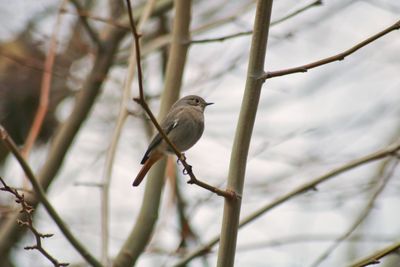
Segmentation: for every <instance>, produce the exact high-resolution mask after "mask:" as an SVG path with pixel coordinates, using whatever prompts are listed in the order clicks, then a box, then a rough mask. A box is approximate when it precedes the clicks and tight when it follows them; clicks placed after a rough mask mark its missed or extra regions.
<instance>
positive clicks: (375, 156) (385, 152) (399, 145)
mask: <svg viewBox="0 0 400 267" xmlns="http://www.w3.org/2000/svg"><path fill="white" fill-rule="evenodd" d="M399 151H400V140H398V141H397V142H395V143H394V144H391V145H389V146H387V147H386V148H384V149H381V150H378V151H376V152H374V153H371V154H369V155H367V156H364V157H361V158H359V159H355V160H352V161H350V162H347V163H346V164H344V165H342V166H340V167H338V168H335V169H333V170H331V171H329V172H327V173H325V174H324V175H322V176H319V177H317V178H314V179H313V180H311V181H310V182H308V183H305V184H303V185H300V186H299V187H297V188H295V189H294V190H292V191H290V192H289V193H287V194H284V195H282V196H280V197H278V198H277V199H276V200H274V201H272V202H271V203H268V204H266V205H264V206H262V207H261V208H259V209H258V210H256V211H255V212H253V213H252V214H250V215H248V216H247V217H245V218H244V219H242V220H241V221H240V223H239V227H243V226H245V225H247V224H248V223H250V222H252V221H254V220H255V219H257V218H258V217H260V216H261V215H263V214H265V213H266V212H267V211H269V210H271V209H273V208H276V207H277V206H279V205H281V204H283V203H286V202H287V201H288V200H290V199H292V198H294V197H295V196H298V195H300V194H302V193H304V192H308V191H310V190H314V189H315V188H316V186H317V185H319V184H321V183H323V182H326V181H328V180H329V179H331V178H333V177H335V176H337V175H339V174H342V173H344V172H346V171H349V170H351V169H354V168H356V167H359V166H361V165H364V164H367V163H370V162H373V161H376V160H379V159H382V158H386V157H390V156H395V155H396V153H398V152H399ZM218 241H219V236H215V237H213V238H212V239H210V240H209V241H208V242H207V243H205V244H204V245H202V246H201V247H199V248H197V249H195V250H194V251H192V252H191V253H189V254H188V255H186V256H185V257H184V258H183V259H181V260H180V261H178V262H177V263H176V264H175V265H174V266H184V265H185V264H187V263H188V262H189V261H191V260H192V259H194V258H196V257H199V256H201V255H203V254H204V253H207V252H208V251H209V250H210V249H211V248H212V247H213V246H214V245H215V244H217V243H218Z"/></svg>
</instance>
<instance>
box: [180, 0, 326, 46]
mask: <svg viewBox="0 0 400 267" xmlns="http://www.w3.org/2000/svg"><path fill="white" fill-rule="evenodd" d="M320 5H322V1H321V0H316V1H314V2H312V3H309V4H307V5H306V6H304V7H301V8H299V9H297V10H295V11H293V12H292V13H289V14H287V15H286V16H284V17H282V18H279V19H277V20H275V21H272V22H271V24H270V26H275V25H277V24H279V23H282V22H284V21H286V20H288V19H290V18H292V17H294V16H296V15H298V14H301V13H303V12H304V11H306V10H308V9H310V8H312V7H316V6H320ZM252 33H253V30H249V31H242V32H237V33H233V34H227V35H224V36H220V37H215V38H206V39H199V40H190V41H188V43H190V44H203V43H212V42H223V41H226V40H229V39H233V38H236V37H240V36H246V35H250V34H252Z"/></svg>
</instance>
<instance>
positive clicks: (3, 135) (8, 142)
mask: <svg viewBox="0 0 400 267" xmlns="http://www.w3.org/2000/svg"><path fill="white" fill-rule="evenodd" d="M0 140H1V141H2V142H3V144H4V145H5V147H6V148H7V149H8V150H9V151H10V152H11V153H12V154H13V155H14V156H15V158H16V159H17V160H18V162H19V164H20V165H21V167H22V169H23V170H24V172H25V175H26V177H27V178H28V180H29V181H30V182H31V184H32V187H33V190H34V191H35V193H36V195H37V197H38V199H39V201H40V202H41V203H42V204H43V206H44V208H45V209H46V211H47V213H48V214H49V215H50V217H51V218H52V219H53V220H54V222H55V223H56V224H57V226H58V228H59V229H60V231H61V232H62V233H63V234H64V236H65V237H66V238H67V240H68V241H69V242H70V243H71V245H72V246H73V247H74V248H75V249H76V250H77V251H78V252H79V254H81V256H82V257H83V258H84V259H86V261H87V262H88V263H90V264H91V265H92V266H95V267H101V264H100V263H99V262H98V261H97V260H96V258H95V257H93V256H92V255H91V254H90V253H89V251H88V250H87V249H86V248H85V247H83V245H82V244H81V243H80V242H79V241H78V239H76V238H75V236H74V235H73V234H72V232H71V231H70V230H69V229H68V227H67V225H66V224H65V223H64V221H63V220H62V219H61V217H60V216H59V215H58V213H57V211H56V210H55V209H54V207H53V206H52V205H51V203H50V201H49V200H48V199H47V197H46V194H45V192H44V190H43V188H42V186H41V185H40V183H39V182H38V181H37V179H36V177H35V175H34V174H33V172H32V169H31V168H30V166H29V165H28V163H27V162H26V161H25V159H24V158H23V157H22V155H21V153H20V152H19V150H18V148H17V146H16V145H15V143H14V141H13V140H12V139H11V137H10V136H9V134H8V133H7V131H6V130H5V129H4V128H3V126H1V125H0Z"/></svg>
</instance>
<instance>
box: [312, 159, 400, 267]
mask: <svg viewBox="0 0 400 267" xmlns="http://www.w3.org/2000/svg"><path fill="white" fill-rule="evenodd" d="M388 162H390V160H387V161H385V162H384V164H385V166H387V164H388ZM397 165H398V160H396V162H394V164H393V165H392V166H390V167H391V168H390V170H389V171H387V173H386V175H384V177H383V178H382V177H381V175H377V176H376V177H373V181H371V182H375V183H377V186H376V188H375V189H374V192H373V193H372V195H371V197H370V199H369V200H368V202H367V203H366V205H365V207H364V208H363V209H362V211H361V212H360V214H359V215H358V216H357V218H356V219H355V220H354V222H353V223H352V224H351V225H350V227H349V229H347V230H346V232H344V233H343V234H342V235H341V236H340V237H338V238H337V239H336V240H335V241H334V242H333V243H332V244H331V245H330V246H329V247H328V248H327V249H326V250H325V251H324V252H323V253H322V254H321V255H320V256H319V257H318V258H317V259H316V260H315V261H314V263H313V264H311V266H312V267H317V266H319V265H320V264H321V263H322V262H323V261H324V260H325V259H326V258H328V257H329V255H330V254H332V252H333V251H334V250H335V249H336V248H337V247H338V246H339V245H340V244H341V243H342V241H344V240H345V239H346V238H348V237H349V236H350V235H351V234H352V233H353V232H354V231H355V230H356V229H357V228H358V226H359V225H360V224H361V223H362V222H363V221H364V220H365V219H366V218H367V217H368V215H369V214H370V213H371V211H372V208H373V206H374V203H375V201H376V200H377V198H378V196H379V195H380V194H381V192H382V191H383V189H384V188H385V187H386V185H387V184H388V181H389V180H390V178H392V177H393V172H394V170H395V169H396V166H397ZM379 180H382V181H379Z"/></svg>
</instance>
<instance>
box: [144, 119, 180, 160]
mask: <svg viewBox="0 0 400 267" xmlns="http://www.w3.org/2000/svg"><path fill="white" fill-rule="evenodd" d="M176 126H178V119H175V120H172V119H170V118H168V117H167V118H165V121H164V122H163V123H162V125H161V128H162V129H163V131H164V133H165V134H166V135H168V134H169V133H170V132H171V131H172V129H174V128H175V127H176ZM162 139H163V138H162V136H161V135H160V133H157V134H156V135H155V136H154V138H153V140H151V142H150V145H149V147H148V148H147V150H146V153H144V156H143V159H142V161H141V162H140V164H144V163H145V162H146V161H147V159H148V158H149V154H150V152H151V151H152V150H153V149H154V148H155V147H156V146H157V145H159V144H160V143H161V141H162Z"/></svg>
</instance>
